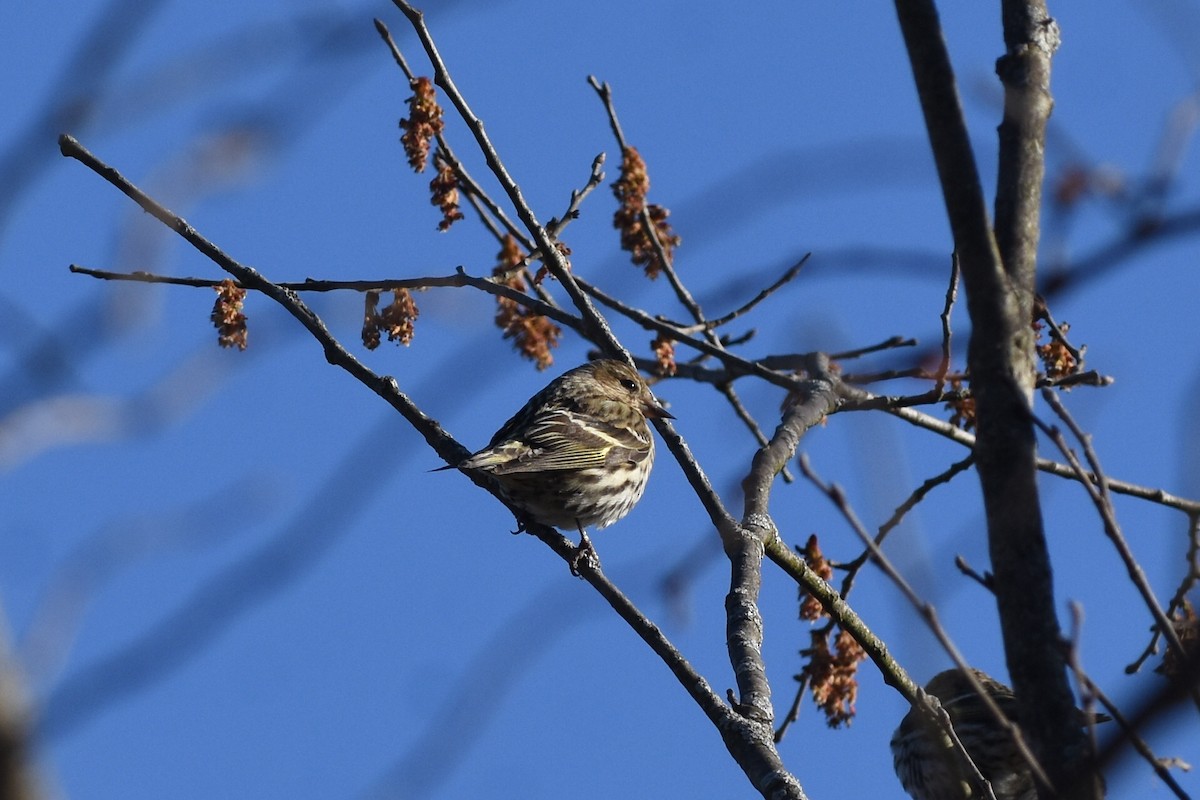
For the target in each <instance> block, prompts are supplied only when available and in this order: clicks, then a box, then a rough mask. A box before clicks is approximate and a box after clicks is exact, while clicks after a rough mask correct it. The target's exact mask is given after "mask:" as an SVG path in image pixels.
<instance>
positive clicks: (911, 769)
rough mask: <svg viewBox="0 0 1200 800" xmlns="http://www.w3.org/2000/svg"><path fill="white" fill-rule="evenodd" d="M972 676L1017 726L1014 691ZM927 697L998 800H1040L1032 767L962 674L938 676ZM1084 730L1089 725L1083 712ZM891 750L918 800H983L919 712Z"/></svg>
mask: <svg viewBox="0 0 1200 800" xmlns="http://www.w3.org/2000/svg"><path fill="white" fill-rule="evenodd" d="M971 671H972V672H973V673H974V674H975V677H976V678H977V679H978V680H979V683H980V684H981V685H982V686H983V688H984V689H985V690H987V693H988V695H989V696H990V697H991V698H992V700H994V701H995V702H996V705H997V706H999V708H1000V711H1001V712H1002V713H1003V714H1004V716H1005V717H1007V718H1008V719H1009V720H1011V721H1014V722H1015V721H1016V719H1017V699H1016V697H1015V696H1014V695H1013V691H1012V689H1010V688H1008V687H1007V686H1005V685H1004V684H1002V683H1000V682H999V681H997V680H996V679H994V678H992V677H991V676H989V675H987V674H986V673H984V672H981V671H980V670H977V669H974V670H971ZM925 691H926V692H928V693H929V694H931V695H933V696H934V697H936V698H937V699H938V700H939V701H940V702H941V704H942V708H944V709H945V710H946V713H947V714H948V715H949V716H950V723H951V724H952V725H953V726H954V731H955V733H957V734H958V738H959V741H961V742H962V744H963V747H964V748H966V751H967V752H968V753H969V754H970V755H971V760H972V761H974V762H975V766H977V767H978V768H979V772H980V774H982V775H983V777H985V778H987V780H988V782H989V783H991V785H992V791H993V792H994V793H995V795H996V800H1037V786H1036V784H1035V782H1034V778H1033V773H1032V772H1031V770H1030V768H1029V764H1028V763H1027V762H1026V761H1025V759H1024V758H1023V757H1022V756H1021V754H1020V752H1019V751H1018V750H1017V746H1016V744H1015V743H1014V742H1013V739H1012V737H1011V736H1010V735H1009V733H1008V731H1007V730H1006V729H1004V728H1003V727H1001V726H1000V724H999V722H997V721H996V718H995V717H994V716H993V715H992V713H991V711H989V710H988V708H987V706H986V705H984V703H983V701H982V700H981V699H980V697H979V695H978V694H977V693H976V692H975V690H974V688H973V687H972V686H971V684H970V682H969V681H968V680H967V678H966V676H965V675H963V673H962V672H961V671H959V670H957V669H950V670H946V671H945V672H940V673H938V674H937V675H935V676H934V677H933V679H932V680H930V681H929V683H928V684H927V685H926V686H925ZM1106 719H1107V717H1104V716H1103V715H1098V716H1096V717H1095V718H1094V720H1095V721H1097V722H1101V721H1104V720H1106ZM1079 724H1080V726H1081V727H1082V726H1083V725H1085V724H1086V717H1085V715H1084V714H1083V712H1082V711H1081V712H1079ZM891 745H892V764H893V766H894V767H895V769H896V777H898V778H899V779H900V783H901V784H902V785H903V786H904V791H906V792H908V794H909V795H910V796H911V797H912V798H913V800H967V798H971V797H977V796H978V793H977V792H975V791H974V790H973V788H972V784H971V781H970V779H969V778H968V777H967V771H966V767H965V765H963V764H962V763H961V762H960V760H959V759H958V757H957V756H956V755H955V754H954V752H953V751H952V746H953V745H952V744H951V742H950V738H949V737H948V736H947V735H946V734H945V733H943V732H942V731H941V730H940V729H939V728H938V727H937V724H936V723H935V722H933V721H932V720H929V719H927V718H926V717H925V715H924V714H922V713H921V712H920V711H918V710H917V709H915V708H914V709H911V710H910V711H909V712H908V713H907V714H906V715H905V716H904V719H902V720H901V721H900V727H898V728H896V732H895V733H894V734H892V742H891Z"/></svg>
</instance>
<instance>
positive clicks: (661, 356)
mask: <svg viewBox="0 0 1200 800" xmlns="http://www.w3.org/2000/svg"><path fill="white" fill-rule="evenodd" d="M650 347H651V349H653V350H654V357H655V358H656V359H658V374H659V375H674V374H675V371H676V366H675V341H674V340H673V339H672V338H671V337H670V336H667V335H666V334H665V333H660V334H659V335H658V336H656V337H654V339H653V340H652V341H651V342H650Z"/></svg>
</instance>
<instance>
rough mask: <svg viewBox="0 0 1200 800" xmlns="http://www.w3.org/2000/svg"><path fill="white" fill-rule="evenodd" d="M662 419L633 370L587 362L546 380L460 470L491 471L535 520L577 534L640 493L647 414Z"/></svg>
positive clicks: (648, 443) (650, 455) (650, 447)
mask: <svg viewBox="0 0 1200 800" xmlns="http://www.w3.org/2000/svg"><path fill="white" fill-rule="evenodd" d="M662 417H668V418H669V417H671V415H670V414H669V413H667V411H666V409H664V408H663V407H662V405H661V404H660V403H659V402H658V400H656V399H655V398H654V395H653V394H651V393H650V387H649V386H648V385H647V384H646V381H645V380H644V379H643V378H642V377H641V376H640V375H639V374H638V373H637V371H636V370H634V369H633V368H632V367H630V366H628V365H626V364H624V363H622V362H620V361H612V360H608V359H604V360H599V361H592V362H589V363H587V364H584V365H582V366H579V367H576V368H575V369H572V370H570V371H568V372H566V373H564V374H562V375H560V376H559V377H557V378H555V379H554V380H553V381H551V382H550V383H549V385H547V386H546V388H544V389H542V390H541V391H540V392H538V393H537V394H535V395H534V396H533V397H531V398H530V399H529V402H527V403H526V404H525V405H524V406H523V407H522V408H521V410H520V411H518V412H517V413H516V414H514V415H513V417H512V418H511V419H510V420H508V422H506V423H504V425H503V426H502V427H501V428H500V430H498V431H497V432H496V434H495V435H494V436H493V437H492V440H491V441H490V442H488V445H487V447H485V448H483V449H482V450H480V451H479V452H477V453H475V454H474V455H472V456H471V457H470V458H468V459H466V460H465V461H463V462H462V463H460V464H459V465H458V468H459V469H463V470H476V471H479V472H485V473H487V474H489V475H490V476H491V477H492V478H494V479H495V481H496V484H497V485H498V486H499V487H500V489H501V490H502V491H503V493H504V495H505V497H506V498H507V499H508V501H509V502H510V503H511V504H512V505H514V506H516V507H517V508H518V509H520V510H521V511H523V512H525V513H526V514H527V515H529V517H530V519H532V520H534V521H535V522H539V523H541V524H543V525H549V526H552V527H555V528H564V529H578V530H579V532H580V534H581V535H582V534H583V530H584V528H588V527H593V526H594V527H596V528H605V527H608V526H609V525H612V524H613V523H614V522H616V521H618V520H619V519H621V518H622V517H624V516H625V515H626V514H628V513H629V511H630V509H632V508H633V506H634V505H635V504H636V503H637V502H638V500H640V499H641V497H642V492H643V491H644V490H645V488H646V480H647V478H648V477H649V476H650V468H651V467H652V466H653V464H654V437H653V436H652V434H651V431H650V425H649V423H648V422H647V418H662ZM581 544H582V545H583V546H585V547H586V546H588V545H589V543H588V542H587V537H586V535H584V536H583V542H582V543H581Z"/></svg>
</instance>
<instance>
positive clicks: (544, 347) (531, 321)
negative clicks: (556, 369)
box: [492, 235, 562, 369]
mask: <svg viewBox="0 0 1200 800" xmlns="http://www.w3.org/2000/svg"><path fill="white" fill-rule="evenodd" d="M521 260H522V257H521V248H520V247H518V246H517V240H516V239H514V238H513V237H512V236H511V235H508V236H505V237H504V244H503V245H502V246H501V248H500V253H499V254H498V255H497V264H496V268H495V269H494V270H493V271H492V274H493V275H496V276H498V277H501V278H503V280H504V285H505V286H508V287H509V288H510V289H516V290H517V291H518V292H524V291H526V289H527V288H528V287H527V286H526V284H525V279H524V278H523V277H522V276H521V273H520V271H519V270H518V269H517V267H518V266H519V265H520V264H521ZM496 326H497V327H498V328H500V330H502V331H504V338H505V339H512V340H513V347H515V348H516V349H517V352H518V353H520V354H521V355H523V356H525V357H526V358H528V359H530V360H531V361H533V362H534V363H536V364H537V368H538V369H545V368H546V367H548V366H550V365H551V364H553V363H554V354H553V353H551V352H550V351H551V350H553V349H554V348H555V347H557V346H558V341H559V339H560V338H561V337H562V330H561V329H560V328H559V327H558V326H557V325H555V324H554V323H553V322H551V321H550V320H549V319H547V318H546V317H543V316H542V315H541V314H533V313H531V312H530V311H529V309H527V308H525V307H524V306H522V305H521V304H520V303H518V302H517V301H516V300H511V299H509V298H507V297H499V296H498V297H497V298H496Z"/></svg>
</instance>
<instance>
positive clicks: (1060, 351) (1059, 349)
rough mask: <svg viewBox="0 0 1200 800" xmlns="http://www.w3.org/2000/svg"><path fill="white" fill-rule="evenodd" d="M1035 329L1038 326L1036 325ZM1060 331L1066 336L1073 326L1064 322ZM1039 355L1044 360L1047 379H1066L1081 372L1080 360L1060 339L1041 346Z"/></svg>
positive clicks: (1043, 364) (1056, 338) (1038, 348)
mask: <svg viewBox="0 0 1200 800" xmlns="http://www.w3.org/2000/svg"><path fill="white" fill-rule="evenodd" d="M1035 327H1037V326H1036V325H1035ZM1058 329H1059V330H1060V331H1062V332H1063V333H1064V334H1065V333H1066V332H1067V331H1069V330H1071V325H1070V324H1069V323H1066V322H1064V323H1062V324H1061V325H1059V326H1058ZM1037 354H1038V358H1040V359H1041V360H1042V367H1043V369H1044V370H1045V372H1046V377H1047V378H1065V377H1066V376H1068V375H1074V374H1075V373H1076V372H1078V371H1079V360H1078V359H1076V358H1075V354H1074V353H1072V352H1071V348H1069V347H1067V345H1066V343H1065V342H1063V341H1062V340H1061V339H1059V338H1058V337H1054V338H1052V339H1051V340H1050V341H1049V342H1047V343H1046V344H1039V345H1038V346H1037Z"/></svg>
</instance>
